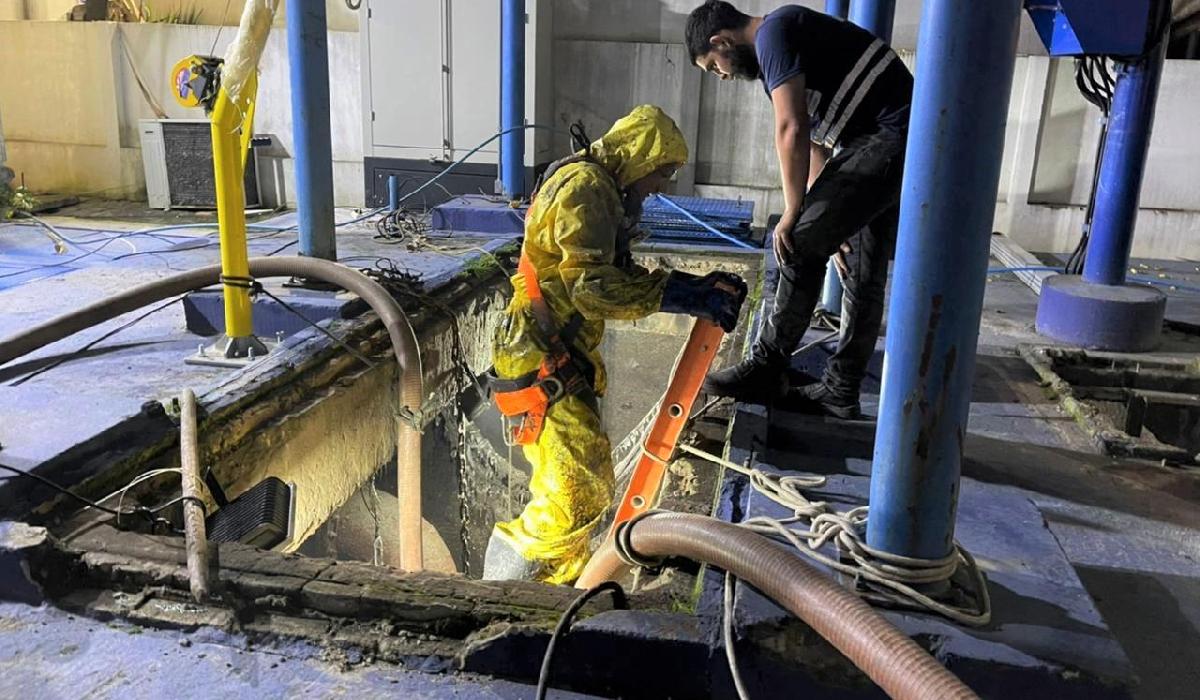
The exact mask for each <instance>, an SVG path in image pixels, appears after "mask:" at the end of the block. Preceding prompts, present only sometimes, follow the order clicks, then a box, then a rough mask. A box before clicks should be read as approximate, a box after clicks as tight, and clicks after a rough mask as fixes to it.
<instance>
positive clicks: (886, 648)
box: [575, 513, 978, 700]
mask: <svg viewBox="0 0 1200 700" xmlns="http://www.w3.org/2000/svg"><path fill="white" fill-rule="evenodd" d="M629 543H630V546H631V548H632V550H633V551H634V552H635V553H636V554H637V555H638V556H639V557H647V558H658V557H671V556H675V557H686V558H688V559H693V560H695V561H699V562H703V563H705V564H711V565H712V566H716V567H719V568H721V569H724V570H725V571H728V572H730V573H731V574H733V575H734V576H736V577H738V578H739V579H741V580H743V581H745V582H746V583H749V584H751V585H752V586H754V587H755V588H757V589H758V590H760V591H762V592H763V593H764V594H766V595H767V596H768V597H770V598H771V599H772V600H774V601H776V602H777V603H779V604H780V605H782V606H783V607H785V608H787V610H788V611H789V612H791V613H792V614H793V615H795V616H796V617H798V618H800V619H801V620H803V621H804V622H805V623H807V624H808V625H809V626H810V627H812V628H813V629H814V630H815V631H816V632H817V633H818V634H820V635H821V636H822V637H824V638H825V639H826V640H828V641H829V643H831V644H832V645H833V646H834V647H836V648H837V649H838V651H840V652H842V653H843V654H845V655H846V657H847V658H849V659H850V661H852V662H853V663H854V665H855V666H858V667H859V668H860V669H862V671H863V672H864V673H866V674H867V676H869V677H870V679H871V680H873V681H875V683H877V684H878V685H879V687H880V688H882V689H883V690H884V692H886V693H887V694H888V695H889V696H891V697H893V698H897V700H917V698H921V699H922V700H934V699H936V700H946V699H947V698H961V699H963V700H966V699H967V698H974V699H975V700H978V696H977V695H976V694H975V693H974V692H972V690H971V689H970V688H968V687H967V686H966V685H965V684H963V682H962V681H960V680H959V679H958V677H957V676H955V675H954V674H953V673H951V672H950V671H948V670H946V668H945V667H944V666H942V665H941V664H940V663H938V662H937V660H936V659H934V658H933V657H932V656H930V655H929V654H928V653H927V652H926V651H925V650H924V649H922V648H921V647H919V646H917V644H916V642H914V641H913V640H911V639H909V638H908V636H906V635H905V634H904V633H903V632H901V631H900V630H899V629H897V628H896V626H895V625H893V624H892V623H890V622H888V621H887V620H885V619H884V618H883V616H882V615H880V614H879V613H878V612H876V611H875V610H874V609H873V608H871V606H869V605H867V604H866V603H865V602H863V601H862V599H860V598H859V597H858V596H856V595H854V594H853V593H851V592H850V591H848V590H846V589H845V588H843V587H842V586H840V585H838V584H837V583H836V582H835V581H833V580H832V579H831V578H829V577H828V576H826V575H825V574H823V573H821V572H820V571H818V570H817V569H815V568H813V567H812V566H809V565H808V564H807V563H805V562H804V561H803V560H801V559H800V558H799V557H798V556H796V555H795V554H793V553H791V552H789V551H788V550H787V549H786V548H784V547H783V546H782V545H779V544H776V543H775V542H772V541H771V540H769V539H767V538H765V537H763V536H762V535H758V534H755V533H753V532H750V531H749V530H745V529H743V528H740V527H738V526H737V525H733V524H730V523H726V522H722V521H719V520H715V519H713V518H707V517H704V516H702V515H690V514H685V513H656V514H653V515H650V516H648V517H646V518H643V519H642V520H640V521H637V522H635V523H634V524H633V525H631V526H630V530H629ZM625 567H626V565H625V564H624V562H622V561H621V559H620V558H618V556H617V552H616V549H615V548H614V547H613V544H612V540H611V539H610V540H608V541H607V542H606V543H605V545H604V546H603V547H601V548H600V550H599V551H597V552H596V554H595V556H593V557H592V561H591V562H590V563H589V564H588V567H587V569H586V570H585V571H584V573H583V576H582V577H580V579H579V581H578V582H577V583H576V584H575V585H576V587H577V588H591V587H592V586H595V585H596V584H598V583H601V582H603V581H607V580H611V579H612V578H614V577H616V576H619V575H620V573H621V572H623V571H624V570H625ZM726 643H729V642H728V641H727V642H726Z"/></svg>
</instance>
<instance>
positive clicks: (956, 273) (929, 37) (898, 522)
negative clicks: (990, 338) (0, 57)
mask: <svg viewBox="0 0 1200 700" xmlns="http://www.w3.org/2000/svg"><path fill="white" fill-rule="evenodd" d="M1020 13H1021V0H988V2H962V0H926V1H925V4H924V10H923V12H922V16H921V28H920V32H919V34H918V36H919V37H920V41H919V44H918V46H917V61H918V64H917V70H916V85H915V88H914V94H913V111H912V121H911V124H910V131H909V137H908V155H907V159H906V162H905V166H904V184H903V187H902V193H901V199H900V229H899V241H898V245H897V251H896V263H895V269H894V273H893V279H896V280H904V284H897V285H894V286H893V289H892V300H891V309H890V311H889V313H888V321H887V328H888V334H887V346H886V347H887V353H886V355H885V359H884V363H883V364H884V371H883V390H882V394H881V396H880V405H879V422H878V425H877V427H876V431H875V455H874V463H873V466H872V471H871V497H870V506H871V511H870V519H869V522H868V525H867V543H868V544H870V545H871V546H872V547H876V548H878V549H882V550H884V551H886V552H891V553H893V554H900V555H904V556H913V557H923V558H929V559H933V558H939V557H943V556H945V555H947V554H949V552H950V550H951V547H952V542H953V535H954V515H955V509H956V506H957V503H958V484H959V476H960V469H961V461H962V451H963V438H964V437H965V435H966V430H967V413H968V408H969V406H970V399H971V383H972V376H973V374H974V371H975V346H976V341H977V340H978V336H979V319H980V315H981V313H982V309H983V291H984V283H985V281H986V278H987V264H988V244H989V238H990V237H991V233H992V215H993V213H994V211H995V206H996V191H997V185H998V183H999V180H1000V160H1001V156H1002V154H1003V149H1004V122H1005V118H1006V116H1007V114H1008V98H1009V92H1010V89H1011V87H1012V76H1013V66H1014V63H1015V62H1016V48H1017V34H1018V28H1019V26H1020V25H1019V21H1018V20H1019V18H1020Z"/></svg>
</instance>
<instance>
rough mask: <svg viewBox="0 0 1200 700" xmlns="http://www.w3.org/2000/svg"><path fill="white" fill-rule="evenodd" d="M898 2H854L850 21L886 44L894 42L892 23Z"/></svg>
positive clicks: (889, 0)
mask: <svg viewBox="0 0 1200 700" xmlns="http://www.w3.org/2000/svg"><path fill="white" fill-rule="evenodd" d="M895 16H896V0H854V4H853V5H851V6H850V21H851V22H853V23H855V24H857V25H858V26H860V27H862V28H863V29H865V30H867V31H868V32H871V33H872V34H874V35H875V36H877V37H879V38H880V39H883V40H884V41H886V42H889V43H890V42H891V41H892V21H893V19H894V18H895Z"/></svg>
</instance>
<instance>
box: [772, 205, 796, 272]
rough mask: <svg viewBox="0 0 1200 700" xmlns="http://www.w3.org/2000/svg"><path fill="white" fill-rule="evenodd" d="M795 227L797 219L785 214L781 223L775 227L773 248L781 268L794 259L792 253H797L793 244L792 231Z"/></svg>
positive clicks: (776, 260)
mask: <svg viewBox="0 0 1200 700" xmlns="http://www.w3.org/2000/svg"><path fill="white" fill-rule="evenodd" d="M795 226H796V220H795V218H794V217H791V216H788V215H787V214H784V216H783V218H782V219H780V220H779V223H778V224H776V225H775V233H774V234H773V238H774V240H773V241H772V246H773V248H774V249H775V262H777V263H779V264H780V265H781V266H782V265H785V264H787V262H788V261H789V260H791V259H792V253H794V252H795V246H794V245H793V242H792V229H793V228H795Z"/></svg>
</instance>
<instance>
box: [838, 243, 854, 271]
mask: <svg viewBox="0 0 1200 700" xmlns="http://www.w3.org/2000/svg"><path fill="white" fill-rule="evenodd" d="M853 252H854V248H853V247H852V246H851V245H850V241H846V242H845V243H843V244H842V245H840V246H838V251H837V252H836V253H834V254H833V266H834V267H836V268H837V270H838V274H839V275H841V277H842V279H846V277H847V276H849V275H850V264H849V263H847V262H846V256H847V255H849V254H850V253H853Z"/></svg>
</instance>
